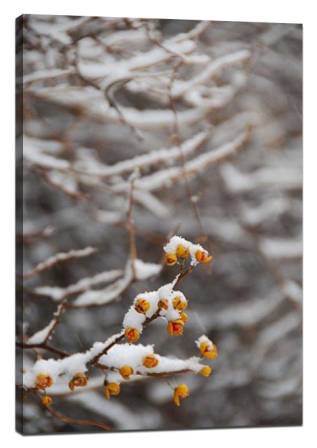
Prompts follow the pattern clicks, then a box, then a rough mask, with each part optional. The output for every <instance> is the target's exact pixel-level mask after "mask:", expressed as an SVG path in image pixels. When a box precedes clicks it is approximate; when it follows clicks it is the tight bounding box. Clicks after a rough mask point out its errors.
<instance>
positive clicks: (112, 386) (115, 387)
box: [103, 383, 120, 400]
mask: <svg viewBox="0 0 317 448" xmlns="http://www.w3.org/2000/svg"><path fill="white" fill-rule="evenodd" d="M103 393H104V396H105V398H107V400H109V398H110V397H111V395H113V396H116V395H119V394H120V384H119V383H108V384H106V385H105V386H104V389H103Z"/></svg>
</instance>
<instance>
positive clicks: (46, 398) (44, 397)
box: [41, 395, 53, 406]
mask: <svg viewBox="0 0 317 448" xmlns="http://www.w3.org/2000/svg"><path fill="white" fill-rule="evenodd" d="M41 403H42V405H43V406H50V405H51V404H52V403H53V398H52V397H51V396H50V395H42V397H41Z"/></svg>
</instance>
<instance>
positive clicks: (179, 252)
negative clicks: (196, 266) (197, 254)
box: [176, 244, 189, 258]
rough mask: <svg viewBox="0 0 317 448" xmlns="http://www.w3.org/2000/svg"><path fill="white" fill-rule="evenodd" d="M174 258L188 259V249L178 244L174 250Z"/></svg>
mask: <svg viewBox="0 0 317 448" xmlns="http://www.w3.org/2000/svg"><path fill="white" fill-rule="evenodd" d="M176 256H177V258H188V257H189V250H188V248H187V247H185V246H183V245H182V244H179V245H178V246H177V249H176Z"/></svg>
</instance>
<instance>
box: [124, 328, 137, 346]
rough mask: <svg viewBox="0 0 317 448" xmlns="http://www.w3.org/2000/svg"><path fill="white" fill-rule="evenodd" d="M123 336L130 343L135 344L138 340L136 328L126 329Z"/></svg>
mask: <svg viewBox="0 0 317 448" xmlns="http://www.w3.org/2000/svg"><path fill="white" fill-rule="evenodd" d="M124 335H125V337H126V338H127V340H128V341H129V342H130V343H133V342H137V341H138V340H139V339H140V332H139V331H138V330H137V329H136V328H131V327H127V328H126V329H125V331H124Z"/></svg>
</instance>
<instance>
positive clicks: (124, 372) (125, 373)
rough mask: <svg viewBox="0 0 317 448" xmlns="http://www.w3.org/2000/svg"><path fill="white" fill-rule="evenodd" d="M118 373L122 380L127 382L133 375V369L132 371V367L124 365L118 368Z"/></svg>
mask: <svg viewBox="0 0 317 448" xmlns="http://www.w3.org/2000/svg"><path fill="white" fill-rule="evenodd" d="M119 373H120V375H121V376H122V378H124V379H125V380H128V379H129V378H130V375H132V374H133V369H132V367H130V366H128V365H124V366H122V367H120V369H119Z"/></svg>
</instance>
